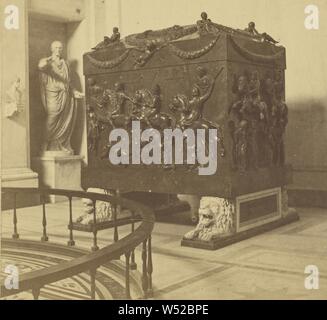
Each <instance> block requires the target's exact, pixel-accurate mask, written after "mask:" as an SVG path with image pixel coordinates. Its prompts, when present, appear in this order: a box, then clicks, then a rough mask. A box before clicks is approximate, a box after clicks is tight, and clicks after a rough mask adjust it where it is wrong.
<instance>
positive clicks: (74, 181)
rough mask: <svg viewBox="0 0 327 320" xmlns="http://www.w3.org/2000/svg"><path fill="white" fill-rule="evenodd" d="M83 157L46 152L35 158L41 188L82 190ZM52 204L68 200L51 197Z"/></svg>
mask: <svg viewBox="0 0 327 320" xmlns="http://www.w3.org/2000/svg"><path fill="white" fill-rule="evenodd" d="M82 159H83V157H82V156H74V155H68V154H65V153H60V152H59V153H58V152H45V153H44V154H43V155H42V156H41V157H38V158H35V161H34V163H35V169H36V170H37V172H38V174H39V179H40V187H45V188H52V189H68V190H81V189H82V188H81V169H82ZM49 200H50V202H51V203H55V202H60V201H65V200H67V199H66V198H64V197H60V196H51V197H50V199H49Z"/></svg>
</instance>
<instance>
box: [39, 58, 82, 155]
mask: <svg viewBox="0 0 327 320" xmlns="http://www.w3.org/2000/svg"><path fill="white" fill-rule="evenodd" d="M41 62H42V60H41ZM39 68H40V71H41V97H42V103H43V106H44V107H45V111H46V114H47V120H46V136H45V144H44V147H43V151H61V152H65V153H69V154H73V153H74V152H73V150H72V148H71V145H70V139H71V135H72V132H73V129H74V124H75V120H76V102H75V99H74V96H73V90H72V88H71V86H70V71H69V67H68V64H67V62H66V61H65V60H63V59H61V60H60V63H57V62H55V61H52V62H50V63H48V64H45V66H44V64H43V66H42V67H39Z"/></svg>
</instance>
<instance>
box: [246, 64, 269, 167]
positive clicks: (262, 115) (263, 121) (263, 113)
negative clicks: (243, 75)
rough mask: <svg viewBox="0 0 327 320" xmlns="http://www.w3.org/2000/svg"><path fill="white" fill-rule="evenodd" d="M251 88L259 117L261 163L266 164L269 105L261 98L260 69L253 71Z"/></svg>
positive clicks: (258, 134) (258, 130)
mask: <svg viewBox="0 0 327 320" xmlns="http://www.w3.org/2000/svg"><path fill="white" fill-rule="evenodd" d="M249 90H250V94H251V97H252V103H253V106H254V110H255V113H257V114H255V115H254V116H255V117H256V118H257V121H258V123H257V137H256V140H257V145H258V157H259V159H258V162H259V165H265V164H267V161H268V151H267V147H268V121H269V119H268V107H267V104H266V103H265V102H264V101H263V100H262V98H261V82H260V79H259V73H258V71H256V70H255V71H253V72H252V74H251V80H250V84H249Z"/></svg>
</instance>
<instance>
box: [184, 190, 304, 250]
mask: <svg viewBox="0 0 327 320" xmlns="http://www.w3.org/2000/svg"><path fill="white" fill-rule="evenodd" d="M298 219H299V217H298V214H297V213H296V211H295V210H294V209H289V208H288V198H287V190H286V189H285V188H284V187H279V188H274V189H269V190H263V191H260V192H256V193H252V194H246V195H242V196H238V197H236V198H235V199H234V200H227V199H224V198H216V197H204V198H202V199H201V203H200V210H199V223H198V225H197V226H196V228H195V229H194V230H191V231H190V232H188V233H187V234H186V235H185V236H184V238H183V240H182V246H185V247H193V248H201V249H207V250H216V249H219V248H222V247H225V246H228V245H230V244H233V243H235V242H238V241H241V240H245V239H248V238H250V237H253V236H255V235H257V234H260V233H263V232H266V231H269V230H272V229H274V228H278V227H280V226H283V225H285V224H288V223H291V222H293V221H297V220H298Z"/></svg>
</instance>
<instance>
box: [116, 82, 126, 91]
mask: <svg viewBox="0 0 327 320" xmlns="http://www.w3.org/2000/svg"><path fill="white" fill-rule="evenodd" d="M114 88H115V90H116V91H117V92H121V91H124V84H123V83H121V82H116V83H115V84H114Z"/></svg>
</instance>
